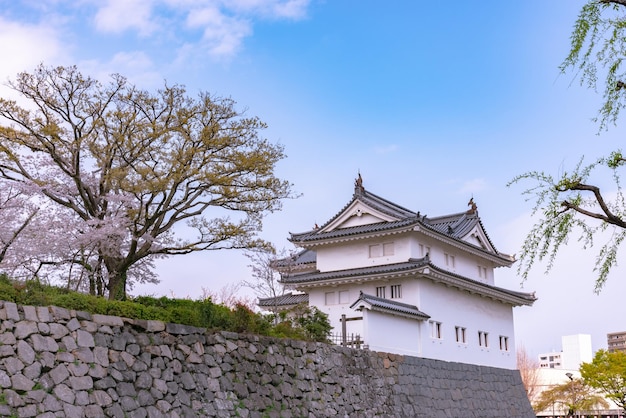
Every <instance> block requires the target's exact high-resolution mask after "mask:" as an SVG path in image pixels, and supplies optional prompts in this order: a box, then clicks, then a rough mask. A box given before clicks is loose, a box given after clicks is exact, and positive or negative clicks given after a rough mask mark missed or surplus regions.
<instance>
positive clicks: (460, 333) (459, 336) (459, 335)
mask: <svg viewBox="0 0 626 418" xmlns="http://www.w3.org/2000/svg"><path fill="white" fill-rule="evenodd" d="M454 331H455V333H456V342H457V343H463V344H465V343H466V342H467V340H466V337H465V331H466V330H465V328H464V327H459V326H456V327H454Z"/></svg>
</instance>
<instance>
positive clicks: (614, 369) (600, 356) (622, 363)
mask: <svg viewBox="0 0 626 418" xmlns="http://www.w3.org/2000/svg"><path fill="white" fill-rule="evenodd" d="M580 373H581V375H582V377H583V379H584V381H585V383H586V384H588V385H589V386H591V387H594V388H596V389H599V390H601V391H602V392H603V393H604V394H605V396H606V397H607V398H608V399H611V400H612V401H613V402H615V404H616V405H617V406H619V407H620V408H622V409H623V410H625V411H626V353H624V352H622V351H615V352H609V351H607V350H598V351H597V352H596V354H595V356H594V357H593V360H592V361H591V363H583V364H582V365H581V366H580Z"/></svg>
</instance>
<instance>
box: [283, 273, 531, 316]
mask: <svg viewBox="0 0 626 418" xmlns="http://www.w3.org/2000/svg"><path fill="white" fill-rule="evenodd" d="M359 270H360V269H348V270H344V271H343V274H344V275H343V276H342V275H341V274H342V273H339V275H338V276H337V277H331V278H324V279H319V280H315V278H314V276H315V275H318V274H319V275H322V274H326V273H319V272H318V273H317V274H316V273H314V274H311V276H313V277H312V278H311V279H309V280H306V281H289V280H284V278H283V279H281V282H282V283H284V284H287V285H291V286H294V287H295V288H297V289H299V290H300V289H311V288H316V287H325V286H339V285H344V284H351V283H362V282H370V281H377V280H388V279H393V278H402V277H411V276H414V275H415V274H420V275H422V277H425V278H428V279H429V280H432V281H434V282H438V283H442V284H445V285H446V286H453V287H456V288H458V289H460V290H464V291H467V292H470V293H474V294H477V295H480V296H483V297H489V298H492V299H494V300H498V301H500V302H503V303H509V304H511V305H514V306H522V305H525V306H531V305H532V304H533V303H534V302H535V300H536V297H535V296H534V294H529V293H523V292H515V291H511V290H507V289H503V288H500V287H497V286H493V285H489V284H486V283H481V282H477V281H475V280H473V279H469V278H467V277H463V276H460V275H458V274H455V273H452V272H448V271H446V270H443V269H440V268H438V267H436V266H435V265H433V264H432V263H430V262H429V263H428V264H425V265H420V266H417V265H416V266H415V267H413V268H406V269H402V270H398V271H393V270H388V271H381V272H375V271H373V272H371V273H369V274H358V271H359ZM335 273H338V272H335ZM295 277H297V276H295Z"/></svg>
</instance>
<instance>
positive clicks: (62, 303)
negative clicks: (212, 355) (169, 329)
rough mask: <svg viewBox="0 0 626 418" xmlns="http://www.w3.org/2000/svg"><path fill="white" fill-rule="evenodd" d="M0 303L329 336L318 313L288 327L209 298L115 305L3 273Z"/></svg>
mask: <svg viewBox="0 0 626 418" xmlns="http://www.w3.org/2000/svg"><path fill="white" fill-rule="evenodd" d="M0 300H5V301H10V302H15V303H17V304H20V305H31V306H58V307H61V308H66V309H74V310H77V311H85V312H90V313H94V314H103V315H114V316H121V317H125V318H134V319H152V320H159V321H163V322H172V323H177V324H184V325H192V326H195V327H200V328H210V329H218V330H226V331H233V332H238V333H252V334H260V335H269V336H275V337H285V338H293V339H305V340H315V341H326V337H327V336H328V332H329V331H330V325H329V324H328V318H327V317H326V316H325V315H324V314H322V313H320V312H318V311H315V312H312V315H311V316H310V318H309V320H308V321H302V319H300V320H299V321H296V323H295V324H292V323H291V322H281V323H278V324H274V323H273V322H274V321H273V320H274V317H273V316H271V315H261V314H259V313H255V312H253V311H252V310H251V309H250V308H248V307H247V306H245V305H241V304H238V305H236V306H235V307H234V308H232V309H231V308H229V307H227V306H224V305H221V304H216V303H213V302H212V301H211V299H204V300H191V299H170V298H166V297H160V298H155V297H151V296H138V297H135V298H132V299H129V300H126V301H115V300H108V299H105V298H103V297H98V296H92V295H87V294H84V293H79V292H74V291H70V290H68V289H65V288H61V287H57V286H50V285H46V284H43V283H41V282H39V281H37V280H30V281H27V282H19V281H14V280H11V279H10V278H9V277H7V276H6V275H5V274H0ZM311 321H313V323H312V324H311ZM312 326H313V327H317V328H318V329H322V330H324V331H327V332H326V333H325V334H324V333H320V332H319V331H318V332H317V333H315V332H311V327H312Z"/></svg>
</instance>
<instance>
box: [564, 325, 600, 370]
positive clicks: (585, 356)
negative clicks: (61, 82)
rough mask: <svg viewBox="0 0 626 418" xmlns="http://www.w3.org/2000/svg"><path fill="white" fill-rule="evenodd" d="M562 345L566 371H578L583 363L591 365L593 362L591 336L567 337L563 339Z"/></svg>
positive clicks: (577, 335)
mask: <svg viewBox="0 0 626 418" xmlns="http://www.w3.org/2000/svg"><path fill="white" fill-rule="evenodd" d="M561 345H562V346H563V368H564V369H578V368H579V367H580V365H581V363H591V361H592V360H593V352H592V349H591V335H589V334H576V335H565V336H563V337H561Z"/></svg>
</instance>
